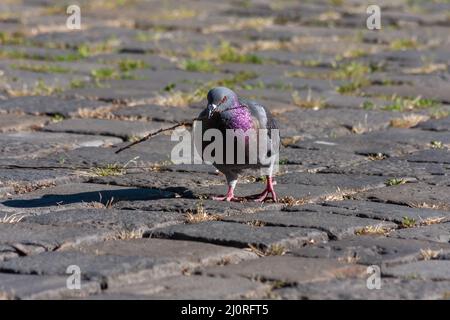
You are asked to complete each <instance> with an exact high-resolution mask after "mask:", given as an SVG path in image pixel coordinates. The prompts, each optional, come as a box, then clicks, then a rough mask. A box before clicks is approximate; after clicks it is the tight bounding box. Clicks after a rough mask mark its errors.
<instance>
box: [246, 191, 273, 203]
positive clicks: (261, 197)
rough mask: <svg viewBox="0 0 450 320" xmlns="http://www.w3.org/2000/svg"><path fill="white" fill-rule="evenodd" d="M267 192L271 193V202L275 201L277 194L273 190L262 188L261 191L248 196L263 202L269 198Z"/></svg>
mask: <svg viewBox="0 0 450 320" xmlns="http://www.w3.org/2000/svg"><path fill="white" fill-rule="evenodd" d="M269 194H271V195H272V197H271V199H272V200H273V202H277V196H276V194H275V192H274V191H269V190H264V191H263V192H262V193H260V194H257V195H253V196H250V197H249V198H250V199H252V200H253V201H255V202H265V201H266V200H267V199H270V198H269Z"/></svg>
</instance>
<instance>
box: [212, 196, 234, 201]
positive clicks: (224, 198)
mask: <svg viewBox="0 0 450 320" xmlns="http://www.w3.org/2000/svg"><path fill="white" fill-rule="evenodd" d="M212 199H213V200H216V201H226V202H230V201H240V200H239V198H236V197H235V196H229V195H226V196H223V197H212Z"/></svg>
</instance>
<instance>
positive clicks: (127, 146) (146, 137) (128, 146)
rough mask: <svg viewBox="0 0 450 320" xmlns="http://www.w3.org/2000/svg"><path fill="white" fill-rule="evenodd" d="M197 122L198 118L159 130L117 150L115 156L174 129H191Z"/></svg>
mask: <svg viewBox="0 0 450 320" xmlns="http://www.w3.org/2000/svg"><path fill="white" fill-rule="evenodd" d="M196 120H198V118H195V119H193V120H191V121H184V122H179V123H177V124H176V125H174V126H172V127H169V128H164V129H159V130H157V131H155V132H152V133H149V134H148V135H146V136H145V137H143V138H141V139H139V140H137V141H134V142H132V143H130V144H128V145H126V146H125V147H122V148H120V149H119V150H117V151H116V152H115V154H118V153H120V152H122V151H124V150H126V149H129V148H131V147H133V146H135V145H137V144H139V143H142V142H144V141H147V140H148V139H150V138H151V137H154V136H156V135H158V134H160V133H162V132H165V131H170V130H174V129H176V128H178V127H182V126H189V127H191V126H192V125H193V124H194V121H196Z"/></svg>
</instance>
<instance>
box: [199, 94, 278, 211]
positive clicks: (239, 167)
mask: <svg viewBox="0 0 450 320" xmlns="http://www.w3.org/2000/svg"><path fill="white" fill-rule="evenodd" d="M207 99H208V105H207V107H206V109H204V110H203V111H202V112H201V113H200V115H199V116H198V117H197V121H196V123H198V122H199V123H201V132H202V141H201V145H200V146H197V145H196V149H197V150H201V156H202V159H203V160H205V157H204V152H205V150H206V149H207V148H208V146H209V144H211V143H213V142H215V140H213V139H210V140H208V139H205V137H206V136H205V133H206V132H207V130H209V129H216V132H218V131H220V133H221V134H222V137H223V143H222V144H223V149H222V152H223V161H222V162H217V161H216V162H212V165H213V166H214V167H215V168H216V169H217V170H219V171H220V172H222V173H223V174H224V175H225V178H226V181H227V184H228V192H227V193H226V195H225V196H222V197H213V199H214V200H221V201H239V200H240V199H239V198H237V197H235V195H234V190H235V188H236V184H237V181H238V177H239V175H240V174H242V172H243V171H244V170H246V169H261V168H264V169H265V171H264V175H265V177H266V183H267V185H266V189H265V190H264V191H263V192H262V193H261V194H258V195H253V196H250V197H251V198H253V199H254V200H255V201H259V202H264V201H266V200H267V199H269V194H270V195H271V196H272V200H273V201H274V202H276V201H277V196H276V193H275V190H274V185H275V182H274V180H273V169H274V165H275V164H278V158H277V157H276V156H275V155H276V154H277V152H278V150H277V149H278V146H279V131H278V125H277V123H276V121H275V119H274V117H273V116H272V114H271V113H270V111H269V110H268V109H267V108H266V107H264V106H263V105H261V104H259V103H257V102H255V101H251V100H245V99H240V98H239V97H238V95H237V94H236V93H235V92H233V91H232V90H230V89H228V88H225V87H216V88H213V89H211V90H210V91H209V92H208V95H207ZM196 128H198V127H197V126H196V125H194V130H196ZM227 129H233V130H231V131H232V132H236V130H239V131H240V132H241V135H242V134H243V136H241V138H242V137H243V139H241V140H239V139H235V140H234V142H233V144H232V145H231V146H232V148H234V150H233V153H232V154H231V155H230V150H229V149H227V148H226V146H227V143H225V142H226V141H227V140H226V136H227V133H226V131H229V130H227ZM261 129H267V130H261ZM197 130H198V129H197ZM217 130H218V131H217ZM251 131H253V132H254V133H256V134H255V135H254V136H251V135H250V134H249V132H251ZM259 134H261V137H262V138H263V139H261V137H259ZM205 140H207V141H205ZM236 140H237V141H236ZM239 141H240V142H239ZM239 143H240V144H239ZM251 144H253V146H254V147H255V148H256V150H255V149H253V153H254V156H253V158H252V156H251V154H250V152H252V151H251V150H252V149H251V147H250V145H251ZM263 144H266V148H265V149H261V153H262V154H264V152H265V151H266V150H267V153H266V156H267V158H264V159H265V161H262V159H263V158H262V157H261V156H260V154H259V153H257V152H256V153H255V151H258V152H259V151H260V148H262V146H263ZM243 145H244V147H246V148H245V149H244V150H245V154H244V155H241V156H244V158H245V161H240V162H239V161H238V159H239V150H242V149H238V148H239V147H242V146H243ZM274 145H275V146H274ZM217 149H219V148H217ZM218 151H219V152H220V151H221V150H215V152H218ZM212 154H213V155H215V154H214V153H212ZM241 154H242V152H241ZM233 155H234V157H231V156H233ZM227 156H230V157H229V158H230V159H229V160H230V161H228V158H227ZM219 158H220V157H219ZM242 159H243V158H241V160H242ZM251 159H253V161H251ZM267 159H270V160H269V161H267Z"/></svg>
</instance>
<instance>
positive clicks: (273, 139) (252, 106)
mask: <svg viewBox="0 0 450 320" xmlns="http://www.w3.org/2000/svg"><path fill="white" fill-rule="evenodd" d="M240 103H241V105H246V106H247V107H248V108H249V110H250V113H251V115H252V118H253V122H254V123H256V124H257V126H258V128H260V129H268V136H269V139H268V145H267V151H268V155H269V156H271V155H273V154H274V152H275V153H279V148H280V133H279V127H278V124H277V122H276V120H275V118H274V117H273V115H272V114H271V113H270V111H269V110H268V109H267V108H266V107H264V106H263V105H262V104H259V103H258V102H256V101H252V100H244V99H243V100H240ZM271 129H277V130H276V131H272V130H271ZM274 133H275V134H276V136H274ZM274 149H277V150H274Z"/></svg>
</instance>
